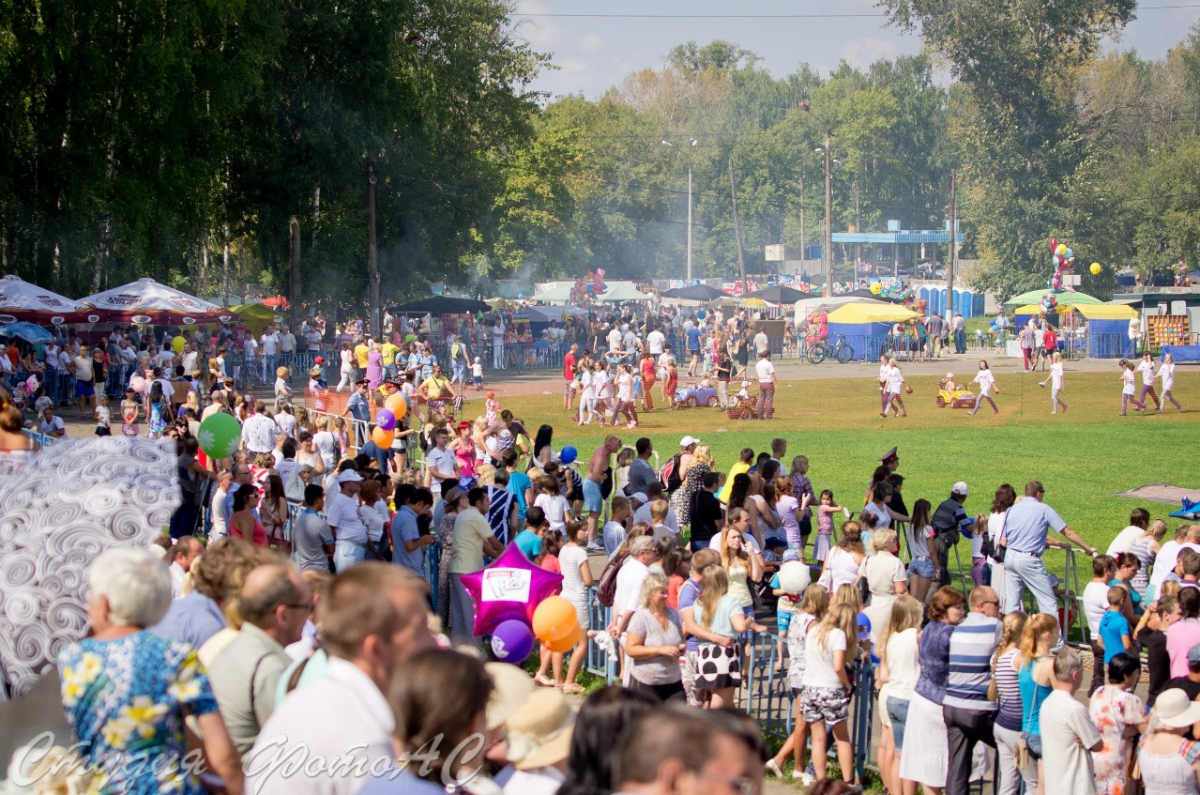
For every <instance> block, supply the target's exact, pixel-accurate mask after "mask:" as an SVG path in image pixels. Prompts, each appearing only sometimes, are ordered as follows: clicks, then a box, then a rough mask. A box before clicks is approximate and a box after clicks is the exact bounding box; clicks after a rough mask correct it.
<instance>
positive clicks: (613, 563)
mask: <svg viewBox="0 0 1200 795" xmlns="http://www.w3.org/2000/svg"><path fill="white" fill-rule="evenodd" d="M625 557H626V556H625V555H621V556H619V557H618V556H614V557H613V558H612V559H611V560H610V561H608V563H606V564H605V565H604V571H602V572H601V573H600V584H599V585H597V586H596V600H597V601H598V602H600V604H602V605H604V606H605V607H612V606H613V602H615V601H616V600H617V574H618V572H620V571H621V564H623V563H624V562H625Z"/></svg>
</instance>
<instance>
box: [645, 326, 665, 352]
mask: <svg viewBox="0 0 1200 795" xmlns="http://www.w3.org/2000/svg"><path fill="white" fill-rule="evenodd" d="M666 341H667V338H666V337H665V336H664V335H663V333H662V332H661V331H659V330H658V329H654V331H651V332H650V333H649V334H647V335H646V344H647V345H649V346H650V355H651V356H659V355H661V354H662V352H663V345H664V344H666Z"/></svg>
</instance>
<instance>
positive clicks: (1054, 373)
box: [1050, 362, 1063, 389]
mask: <svg viewBox="0 0 1200 795" xmlns="http://www.w3.org/2000/svg"><path fill="white" fill-rule="evenodd" d="M1062 385H1063V366H1062V362H1055V363H1054V364H1052V365H1050V386H1051V387H1053V388H1054V389H1062Z"/></svg>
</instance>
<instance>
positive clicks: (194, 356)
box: [121, 348, 200, 377]
mask: <svg viewBox="0 0 1200 795" xmlns="http://www.w3.org/2000/svg"><path fill="white" fill-rule="evenodd" d="M125 350H129V349H128V348H126V349H124V350H123V351H122V352H121V353H122V356H123V355H124V352H125ZM199 360H200V354H198V353H196V352H195V351H189V352H188V353H185V354H184V355H183V361H182V362H180V364H182V365H183V372H184V374H185V375H187V376H189V377H190V376H191V374H192V373H194V372H196V369H197V368H196V363H197V362H198V361H199Z"/></svg>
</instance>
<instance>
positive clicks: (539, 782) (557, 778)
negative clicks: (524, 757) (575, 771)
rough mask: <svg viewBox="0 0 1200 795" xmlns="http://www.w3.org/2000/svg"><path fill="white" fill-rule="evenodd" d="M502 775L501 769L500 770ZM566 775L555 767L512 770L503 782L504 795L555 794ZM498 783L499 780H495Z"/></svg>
mask: <svg viewBox="0 0 1200 795" xmlns="http://www.w3.org/2000/svg"><path fill="white" fill-rule="evenodd" d="M501 775H503V771H501ZM566 780H567V777H566V776H565V775H563V774H562V773H560V772H559V771H558V769H557V768H553V767H541V768H538V769H536V770H515V769H514V770H513V773H512V775H511V776H509V778H508V781H506V782H504V790H503V793H504V795H555V793H556V792H558V788H559V787H561V786H562V784H563V782H564V781H566ZM497 783H499V782H497Z"/></svg>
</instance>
